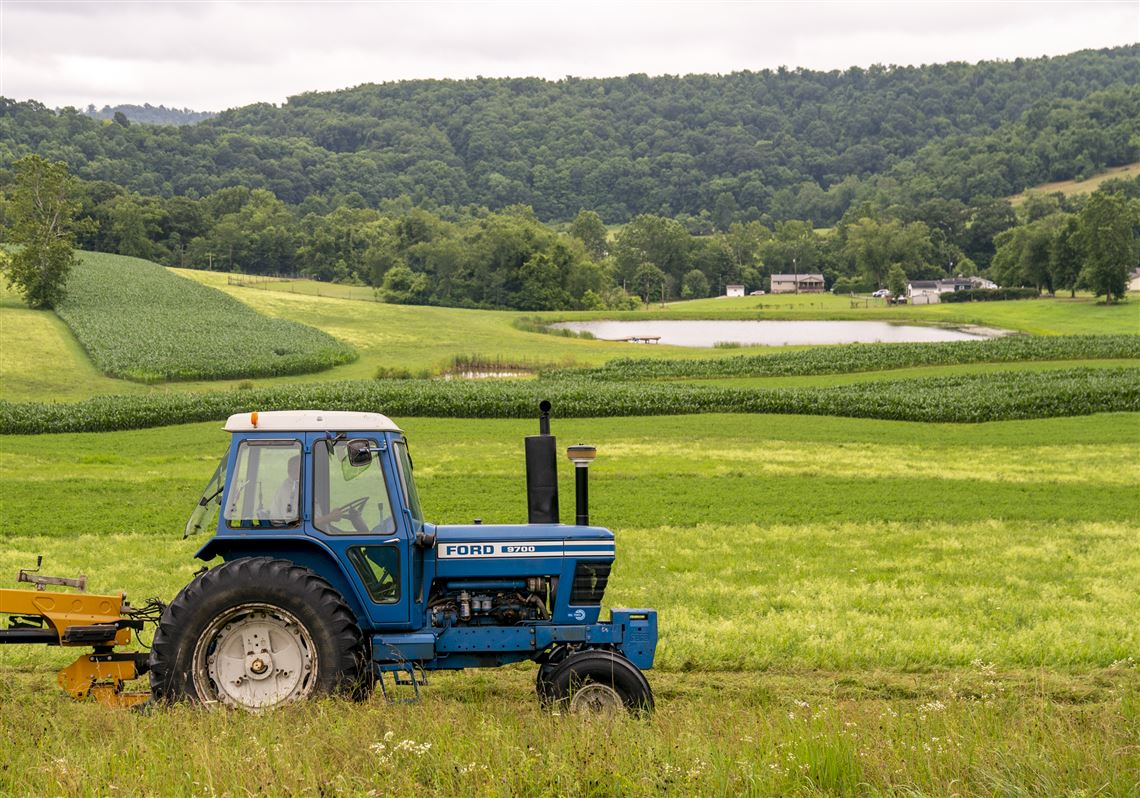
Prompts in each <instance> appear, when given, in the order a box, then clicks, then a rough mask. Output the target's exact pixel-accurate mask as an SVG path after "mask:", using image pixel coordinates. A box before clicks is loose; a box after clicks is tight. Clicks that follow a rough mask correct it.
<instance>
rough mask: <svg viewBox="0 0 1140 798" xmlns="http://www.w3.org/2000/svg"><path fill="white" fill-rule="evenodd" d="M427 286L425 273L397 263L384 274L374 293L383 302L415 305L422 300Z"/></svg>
mask: <svg viewBox="0 0 1140 798" xmlns="http://www.w3.org/2000/svg"><path fill="white" fill-rule="evenodd" d="M427 286H428V281H427V277H426V276H425V275H422V274H417V273H416V272H414V271H412V270H411V269H409V268H408V267H407V266H405V265H404V264H402V263H398V264H396V265H395V266H393V267H392V268H391V269H389V270H388V271H387V272H386V273H385V274H384V282H383V283H382V284H381V285H380V288H379V289H377V292H376V293H377V294H378V295H379V296H380V298H381V299H383V300H384V301H385V302H393V303H400V304H405V305H416V304H419V303H420V302H422V301H423V297H424V294H425V293H426V292H427Z"/></svg>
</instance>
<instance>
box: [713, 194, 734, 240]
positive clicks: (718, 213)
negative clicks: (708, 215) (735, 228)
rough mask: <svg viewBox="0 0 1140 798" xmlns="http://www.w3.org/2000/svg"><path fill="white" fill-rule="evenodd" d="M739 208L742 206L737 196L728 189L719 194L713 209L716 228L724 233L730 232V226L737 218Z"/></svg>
mask: <svg viewBox="0 0 1140 798" xmlns="http://www.w3.org/2000/svg"><path fill="white" fill-rule="evenodd" d="M739 210H740V206H739V205H737V204H736V197H734V196H732V195H731V194H729V193H728V192H727V191H722V192H721V193H720V194H718V195H717V198H716V204H714V205H713V211H712V222H713V224H714V225H716V229H717V230H719V231H720V232H722V233H725V232H728V228H729V227H731V226H732V223H733V222H734V221H735V220H736V213H737V211H739Z"/></svg>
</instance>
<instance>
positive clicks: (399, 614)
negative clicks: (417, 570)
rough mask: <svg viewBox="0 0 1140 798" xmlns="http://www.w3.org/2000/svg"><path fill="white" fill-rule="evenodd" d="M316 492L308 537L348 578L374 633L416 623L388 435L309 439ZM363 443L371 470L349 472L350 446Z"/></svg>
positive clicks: (309, 506)
mask: <svg viewBox="0 0 1140 798" xmlns="http://www.w3.org/2000/svg"><path fill="white" fill-rule="evenodd" d="M307 437H308V440H307V441H306V443H307V444H308V446H307V447H306V448H307V449H309V450H310V458H311V459H310V468H309V473H310V474H311V475H312V481H311V489H310V490H309V491H307V498H306V501H305V503H304V511H305V530H306V532H307V533H308V534H309V535H311V536H313V537H315V538H318V539H320V540H321V541H322V542H324V544H325V545H327V546H328V547H329V548H330V549H331V550H332V551H333V552H335V554H336V556H337V558H338V559H339V560H340V562H341V567H342V568H343V569H344V571H345V573H346V574H348V576H349V578H350V579H352V580H353V582H354V583H355V584H356V585H357V586H358V587H359V588H360V590H359V593H360V599H361V601H362V602H363V603H364V605H365V611H366V613H367V615H368V618H369V620H370V621H371V623H372V626H373V628H374V629H407V628H410V626H411V623H410V620H411V611H410V604H411V591H410V586H411V580H410V577H411V573H410V567H411V562H410V557H409V545H408V541H409V538H408V532H407V529H406V525H405V524H403V523H401V519H402V516H403V513H402V511H401V505H400V504H399V496H400V495H401V494H400V488H399V483H398V482H397V481H396V477H397V475H396V470H395V467H394V465H393V461H392V460H391V451H390V447H389V446H388V444H387V442H386V440H385V436H384V435H383V433H379V432H371V433H359V434H353V435H350V436H347V437H346V436H341V437H339V438H337V439H333V438H332V437H330V436H328V435H326V434H324V433H309V434H308V436H307ZM350 438H351V439H359V438H363V439H365V440H368V441H369V442H370V445H371V446H373V447H374V448H376V449H379V450H380V451H374V452H373V454H372V457H371V459H370V460H369V462H368V463H367V464H366V465H352V464H351V463H350V462H349V459H348V440H349V439H350Z"/></svg>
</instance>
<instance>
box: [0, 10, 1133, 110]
mask: <svg viewBox="0 0 1140 798" xmlns="http://www.w3.org/2000/svg"><path fill="white" fill-rule="evenodd" d="M1138 38H1140V4H1138V3H1136V2H1135V0H1124V2H1115V1H1113V2H1093V3H1088V2H1084V3H1077V2H998V3H995V2H927V3H922V2H906V3H904V2H894V3H840V2H801V3H791V2H704V3H692V2H658V3H648V2H640V3H638V2H607V3H599V2H577V3H575V2H565V3H552V2H548V3H540V2H494V3H491V2H481V3H461V2H322V3H315V2H291V3H284V2H228V3H222V2H218V3H212V2H161V3H160V2H149V3H144V2H126V1H124V2H36V3H31V2H20V1H19V0H0V45H2V50H0V94H4V95H5V96H8V97H15V98H17V99H28V98H31V99H37V100H39V101H41V102H44V103H46V104H47V105H51V106H60V105H77V106H81V105H86V104H87V103H89V102H93V103H95V104H96V105H103V104H105V103H109V104H117V103H123V102H134V103H142V102H150V103H154V104H158V103H163V104H166V105H175V106H189V107H192V108H197V109H219V108H224V107H229V106H233V105H240V104H245V103H249V102H256V101H269V102H281V101H283V100H284V99H285V98H286V97H288V96H291V95H294V94H298V93H301V92H303V91H312V90H328V89H336V88H342V87H345V86H353V85H357V84H360V83H367V82H382V81H391V80H400V79H408V78H423V77H436V78H446V77H451V78H466V77H474V76H476V75H484V76H539V77H545V78H551V79H557V78H561V77H564V76H566V75H576V76H581V77H598V76H609V75H625V74H629V73H632V72H645V73H649V74H686V73H693V72H721V73H723V72H732V71H737V70H742V69H753V70H756V69H764V68H774V67H777V66H780V65H786V66H789V67H797V66H802V67H808V68H814V69H842V68H845V67H847V66H850V65H861V66H867V65H870V64H873V63H899V64H920V63H935V62H943V61H951V60H954V61H977V60H981V59H987V58H1006V59H1010V58H1015V57H1018V56H1024V57H1033V56H1038V55H1057V54H1061V53H1066V52H1072V51H1074V50H1078V49H1082V48H1088V47H1109V46H1117V45H1121V44H1128V43H1131V42H1134V41H1136V40H1137V39H1138Z"/></svg>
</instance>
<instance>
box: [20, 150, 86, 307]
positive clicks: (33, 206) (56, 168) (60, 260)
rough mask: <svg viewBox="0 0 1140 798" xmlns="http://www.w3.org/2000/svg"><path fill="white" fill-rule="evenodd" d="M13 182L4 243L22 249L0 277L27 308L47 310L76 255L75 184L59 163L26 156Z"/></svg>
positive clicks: (57, 296) (63, 286)
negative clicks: (20, 295) (16, 293)
mask: <svg viewBox="0 0 1140 798" xmlns="http://www.w3.org/2000/svg"><path fill="white" fill-rule="evenodd" d="M15 167H16V180H15V186H14V188H13V190H12V198H11V200H10V201H9V203H8V207H7V217H8V219H9V220H10V226H9V229H8V240H9V241H11V242H12V243H13V244H18V245H21V247H20V249H19V250H17V251H16V252H15V253H14V254H13V255H11V257H10V258H9V259H8V263H7V264H6V265H5V267H4V276H5V278H6V279H7V280H8V284H9V285H10V286H14V287H15V288H16V290H17V291H19V292H20V294H22V295H23V297H24V301H25V302H26V303H27V304H28V306H29V307H33V308H51V307H55V306H56V305H57V304H59V302H60V300H62V299H63V297H64V293H65V291H66V283H67V275H68V273H69V272H70V271H71V269H72V267H73V266H74V265H75V263H76V262H77V258H76V257H75V232H76V223H75V215H76V213H77V212H78V211H79V202H78V201H77V199H76V190H75V185H74V181H73V179H72V178H71V176H70V175H69V174H68V173H67V166H66V164H63V163H57V162H52V161H47V160H45V159H43V158H41V157H40V156H38V155H28V156H26V157H24V158H21V159H20V160H19V161H17V162H16V164H15Z"/></svg>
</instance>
